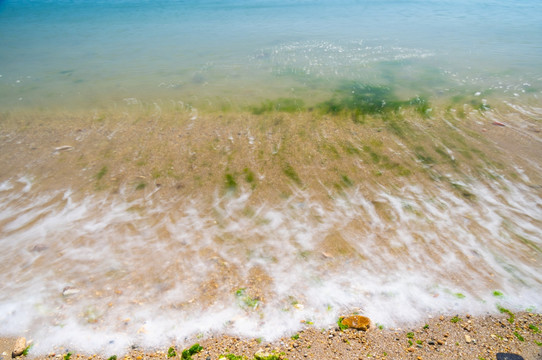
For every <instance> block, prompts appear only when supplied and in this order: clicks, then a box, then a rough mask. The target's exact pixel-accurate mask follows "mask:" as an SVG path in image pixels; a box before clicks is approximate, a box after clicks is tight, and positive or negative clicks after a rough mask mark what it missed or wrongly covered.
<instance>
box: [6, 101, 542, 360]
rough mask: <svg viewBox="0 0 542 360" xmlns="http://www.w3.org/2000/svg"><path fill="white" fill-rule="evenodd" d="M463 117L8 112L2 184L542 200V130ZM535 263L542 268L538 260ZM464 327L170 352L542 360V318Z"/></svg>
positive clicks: (532, 120)
mask: <svg viewBox="0 0 542 360" xmlns="http://www.w3.org/2000/svg"><path fill="white" fill-rule="evenodd" d="M452 110H453V109H452ZM463 110H466V112H467V115H465V116H464V117H461V116H458V115H457V113H456V112H454V111H450V109H448V110H446V111H443V112H442V113H439V114H434V115H433V116H431V117H429V118H426V117H420V116H417V115H416V114H412V113H404V114H399V116H397V117H395V116H394V117H393V118H386V117H378V116H374V117H367V118H364V119H362V121H360V120H359V119H357V120H356V121H353V120H352V119H350V118H348V117H341V116H337V117H330V116H325V115H318V114H312V113H309V112H304V113H295V114H284V113H271V114H265V115H261V116H256V115H252V114H247V113H242V114H228V113H225V114H222V113H221V114H212V113H211V114H205V115H198V114H197V113H194V112H193V111H189V110H186V109H170V110H168V111H165V112H156V111H155V110H154V109H146V110H145V109H143V110H141V109H139V110H138V111H136V112H119V111H115V112H107V111H103V112H99V111H97V112H96V113H95V114H93V115H92V116H88V115H75V114H73V113H71V114H60V113H55V114H41V115H39V116H37V115H36V114H15V115H14V114H3V115H2V117H1V118H0V121H1V123H2V128H1V130H0V139H1V141H0V167H1V168H2V169H3V171H2V173H1V174H0V182H5V181H9V180H10V179H11V180H12V179H16V178H19V177H22V176H28V177H31V178H32V179H33V180H32V183H33V188H32V191H35V192H37V193H39V192H47V191H55V190H62V189H66V188H70V189H73V191H74V194H75V196H76V197H78V198H85V197H86V196H89V195H95V194H106V195H108V196H116V195H118V194H120V193H122V194H123V196H125V197H126V198H127V199H137V198H142V197H148V196H150V195H152V196H153V199H154V200H155V201H168V200H171V199H178V198H186V197H192V198H193V197H195V198H197V199H200V200H201V201H202V202H204V203H205V202H208V203H211V202H212V201H213V200H214V199H215V198H216V194H219V195H220V196H228V194H232V195H231V196H235V195H236V194H239V193H241V192H243V191H250V192H251V194H252V195H251V198H250V201H251V202H253V203H254V204H258V203H261V202H262V201H264V202H269V203H279V202H281V201H283V200H284V199H287V198H289V197H291V196H294V194H295V192H296V191H297V189H302V190H304V191H310V192H311V194H312V196H313V198H316V199H318V200H319V201H322V202H323V203H326V202H328V201H330V200H332V199H334V198H337V197H340V196H343V195H344V194H345V192H347V191H348V189H351V188H352V187H356V186H357V187H360V188H361V189H362V191H368V192H370V191H371V190H370V189H371V188H390V189H397V188H399V187H401V186H404V185H407V184H416V185H419V186H422V187H425V188H428V189H431V188H432V187H435V186H437V187H438V188H440V189H442V188H444V189H447V191H449V192H451V193H455V194H456V195H457V196H458V197H463V198H465V199H467V200H468V201H471V200H472V201H475V198H476V196H477V194H476V193H475V192H474V191H473V190H472V189H471V188H470V187H469V184H470V183H471V181H472V179H476V180H477V181H481V182H492V181H495V180H496V175H498V176H502V177H503V178H506V179H507V180H509V181H512V182H517V183H521V184H523V185H525V186H527V187H528V188H530V189H532V191H533V194H538V196H539V197H540V196H541V195H542V171H541V162H540V154H542V134H541V133H540V130H541V127H540V118H539V117H533V116H531V115H522V114H521V113H518V112H506V111H504V110H501V111H499V110H494V111H493V112H491V113H489V114H488V113H483V112H479V111H475V110H473V109H468V108H466V109H463ZM503 125H504V126H503ZM451 154H453V155H451ZM518 169H520V170H518ZM459 183H460V184H461V185H458V184H459ZM363 189H365V190H363ZM473 206H476V205H473ZM384 215H385V214H384ZM0 225H1V224H0ZM360 226H361V225H360ZM530 246H533V249H535V248H536V244H531V245H530ZM349 249H350V248H349V245H348V243H346V242H345V241H344V240H343V239H342V238H341V237H340V236H336V237H331V238H329V239H327V240H326V242H324V243H323V244H322V247H321V248H319V249H317V250H318V251H317V252H318V253H321V254H322V256H324V257H326V258H330V259H333V266H334V267H337V266H340V265H341V261H345V260H344V258H343V257H342V256H344V254H345V253H348V252H349ZM209 256H211V255H209ZM525 261H527V262H531V265H532V266H534V267H536V266H538V267H539V268H540V266H541V265H540V261H541V258H540V256H539V254H538V253H537V252H536V250H534V251H533V254H532V255H531V258H529V259H527V257H525ZM462 270H463V271H467V272H468V271H478V270H479V269H475V268H473V269H462ZM231 271H232V270H231V269H227V268H224V269H222V270H219V273H217V277H216V279H210V280H209V281H208V282H204V283H202V285H201V288H200V289H199V290H200V293H198V295H197V297H198V301H200V302H201V303H202V304H203V303H209V304H210V303H212V302H213V301H214V300H216V298H218V297H220V296H221V293H220V292H213V291H212V289H213V288H216V287H217V286H215V285H216V284H215V283H216V282H220V281H221V280H220V279H224V278H227V279H229V280H228V281H231V282H232V284H230V286H231V289H229V291H230V292H232V291H234V290H235V289H236V284H237V283H239V282H242V281H243V280H239V281H238V280H236V275H235V273H231ZM260 272H261V269H255V273H253V274H252V275H253V276H252V277H251V278H253V279H254V281H253V282H251V283H250V284H249V285H250V286H249V287H248V289H247V291H249V292H250V296H251V297H252V298H255V299H259V300H260V301H265V297H266V296H269V295H266V294H268V292H269V284H270V280H269V279H268V278H267V277H266V274H265V273H260ZM450 276H452V277H453V275H450ZM492 277H493V274H486V275H485V279H486V280H487V282H488V283H490V282H492V281H495V279H493V278H492ZM456 280H457V281H458V282H459V283H461V282H462V279H461V278H459V279H456ZM497 283H498V279H497ZM181 305H182V306H184V304H181ZM187 306H188V309H190V307H189V306H190V305H187ZM489 313H491V314H489ZM458 317H459V318H460V320H459V321H457V322H452V321H451V319H452V317H451V316H448V314H445V316H440V314H438V315H437V314H435V315H434V316H433V318H427V319H426V320H425V322H423V323H422V322H420V323H419V324H418V325H416V326H415V327H412V325H406V326H405V328H402V329H398V328H393V329H391V328H384V329H379V328H374V327H373V329H372V330H371V331H369V332H367V333H365V332H358V331H356V330H346V331H344V332H342V331H338V330H337V329H336V328H335V327H334V326H333V327H332V328H325V329H319V328H315V327H314V326H312V325H309V324H306V325H300V326H305V327H304V329H303V330H302V331H300V332H299V338H298V339H292V338H291V337H290V336H287V337H284V338H282V339H280V340H277V341H274V342H272V343H266V342H265V341H261V340H258V339H249V338H236V337H231V336H229V335H227V334H220V333H219V334H216V335H213V336H210V337H209V336H207V335H206V336H205V337H204V338H201V339H198V338H187V339H185V342H183V344H170V345H171V346H175V347H176V349H177V350H178V352H180V350H181V349H182V348H184V347H188V346H190V345H191V344H192V343H196V342H199V343H200V344H201V345H202V346H203V351H202V352H200V353H199V354H197V355H194V359H209V358H210V359H217V358H218V356H219V355H220V354H225V353H233V354H235V355H244V356H247V357H248V358H252V357H253V356H254V354H255V353H256V352H257V351H258V350H260V349H263V350H264V351H268V352H273V351H274V352H276V353H284V355H283V356H284V357H286V358H288V359H306V358H310V359H361V358H364V359H365V358H382V359H384V358H385V359H406V358H408V359H410V358H412V359H419V358H421V359H463V358H469V359H470V358H472V359H482V358H484V359H494V358H495V354H496V353H498V352H513V353H516V354H520V355H522V356H523V357H524V358H525V359H539V358H542V353H541V347H540V345H539V343H540V342H542V336H541V335H540V333H539V332H538V331H537V330H535V329H540V328H542V316H541V315H540V314H536V313H534V314H533V313H528V312H518V313H516V314H515V319H514V321H513V322H509V321H508V320H507V319H509V315H508V314H501V315H495V309H491V310H489V309H488V315H487V316H484V315H480V314H478V315H477V316H469V315H467V314H464V313H463V314H459V315H458ZM425 325H428V326H425ZM407 333H413V335H409V336H410V337H408V336H407ZM13 335H15V336H24V335H25V334H13ZM292 335H295V334H292ZM32 340H33V341H34V342H35V343H38V342H39V341H40V339H32ZM167 341H168V340H167V339H164V342H167ZM409 341H410V342H412V344H410V343H409ZM13 342H14V339H11V338H4V339H2V341H1V342H0V346H1V347H2V352H5V354H6V355H3V357H4V359H6V358H8V357H9V356H10V353H11V347H12V344H13ZM50 351H51V352H52V353H51V354H49V355H47V356H45V355H43V354H40V355H39V356H37V357H38V358H46V357H49V358H50V357H53V358H54V357H57V358H59V357H60V358H61V357H63V355H64V354H65V353H67V352H72V353H73V354H74V355H72V359H76V358H89V359H90V358H102V359H107V358H108V357H109V356H110V355H113V354H100V355H97V356H96V355H92V354H77V352H78V349H77V348H69V347H65V348H53V349H50ZM119 355H120V354H119ZM30 356H31V357H33V356H32V352H30ZM126 357H127V358H128V359H129V358H131V359H137V360H140V359H144V358H164V359H165V358H167V346H166V347H165V348H161V349H139V348H138V345H137V344H134V349H133V350H132V351H131V352H130V353H129V354H128V355H126Z"/></svg>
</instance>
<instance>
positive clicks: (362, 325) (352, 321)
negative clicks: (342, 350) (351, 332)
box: [342, 315, 371, 331]
mask: <svg viewBox="0 0 542 360" xmlns="http://www.w3.org/2000/svg"><path fill="white" fill-rule="evenodd" d="M342 323H343V325H346V326H348V327H349V328H352V329H358V330H363V331H367V330H368V329H369V327H370V326H371V319H369V318H368V317H365V316H361V315H352V316H347V317H345V318H343V320H342Z"/></svg>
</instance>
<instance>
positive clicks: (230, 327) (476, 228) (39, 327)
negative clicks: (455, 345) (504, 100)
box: [0, 178, 542, 353]
mask: <svg viewBox="0 0 542 360" xmlns="http://www.w3.org/2000/svg"><path fill="white" fill-rule="evenodd" d="M1 189H2V197H1V199H2V200H1V201H2V206H1V208H2V211H1V212H0V226H1V229H2V243H3V249H4V251H3V254H4V255H3V256H2V282H3V284H4V285H3V287H4V291H3V292H2V295H1V296H2V298H1V301H0V309H1V311H0V312H1V313H2V314H3V316H2V331H3V332H4V333H7V334H21V333H25V332H27V331H28V332H29V333H30V334H31V336H32V337H33V338H34V339H36V340H37V344H36V349H35V351H37V352H39V351H47V350H49V349H50V346H52V345H55V344H56V345H58V344H64V345H67V346H69V347H77V348H79V349H82V350H83V351H88V352H92V351H96V349H99V350H101V351H105V352H106V353H111V352H118V351H121V350H120V349H125V348H126V347H128V346H129V345H131V344H133V343H137V344H139V345H142V346H159V345H161V346H164V342H167V341H171V340H177V341H179V342H181V343H182V342H183V341H184V340H183V339H184V338H185V337H186V336H195V335H197V334H202V335H204V336H206V335H208V334H211V333H214V332H227V333H232V334H239V335H244V336H249V337H262V338H265V339H267V340H272V339H275V338H276V337H279V336H282V335H288V334H289V333H293V332H295V331H296V330H297V329H299V327H300V326H302V324H300V321H302V320H305V321H311V322H313V323H314V326H317V327H326V326H328V325H330V324H333V323H334V322H335V321H336V318H337V316H338V315H340V314H341V312H344V311H356V310H358V311H362V312H363V314H366V315H367V316H369V317H371V319H373V321H375V322H376V323H379V324H383V325H385V326H386V327H389V326H395V325H398V324H403V323H405V322H416V321H420V319H423V318H424V317H427V316H431V315H433V316H434V315H437V314H439V313H453V312H469V313H472V314H482V313H485V312H487V311H491V312H494V311H496V305H497V304H500V305H502V306H506V307H509V308H511V309H521V310H524V309H525V308H530V309H532V311H536V310H537V309H540V307H541V306H542V303H541V300H540V296H539V295H540V290H541V289H542V277H541V275H540V274H541V273H540V271H539V270H540V267H541V265H540V262H541V253H540V251H541V248H542V243H541V242H540V239H541V238H542V231H541V229H542V227H541V225H542V202H541V201H540V198H539V196H538V195H537V194H536V192H533V191H532V189H530V188H529V187H527V186H525V185H517V184H514V183H510V182H508V181H505V180H499V181H494V182H492V183H486V184H484V183H478V184H476V185H475V187H473V190H474V191H475V192H476V194H478V198H479V200H478V201H477V202H476V204H473V203H472V202H471V201H470V200H467V199H465V198H463V197H461V196H457V195H454V194H453V193H450V192H449V191H446V190H442V191H440V190H439V189H435V188H422V187H420V186H405V187H403V188H399V189H395V190H390V189H384V188H375V189H362V188H358V189H356V190H353V191H350V192H349V193H348V194H346V195H345V197H343V198H337V199H336V200H335V201H333V202H331V203H327V204H322V203H320V202H318V201H315V200H312V199H311V197H310V194H308V193H306V192H298V193H297V194H296V195H295V196H293V197H292V198H290V199H289V200H288V201H284V202H283V203H282V204H280V205H270V204H266V203H263V204H261V205H260V206H258V207H249V206H248V205H247V202H248V201H249V198H250V194H249V193H245V194H243V195H240V196H239V197H233V198H232V197H225V198H220V197H217V198H216V201H215V203H214V204H212V205H211V206H210V207H208V208H207V207H205V206H203V205H202V203H201V202H199V201H197V199H182V200H179V201H170V202H164V201H160V202H157V201H155V200H154V197H153V194H152V193H149V194H148V195H147V196H146V197H145V198H142V199H140V200H136V201H125V200H123V196H118V197H107V196H103V195H95V196H87V197H85V198H83V199H79V198H78V197H77V196H74V195H73V194H72V193H71V192H70V191H65V192H53V193H48V194H43V193H42V194H34V193H33V192H32V185H31V183H30V182H29V181H28V179H24V178H21V179H19V180H18V181H9V182H4V183H2V184H1ZM247 208H250V209H251V210H250V211H247ZM242 289H245V290H242ZM495 291H498V292H499V293H500V294H498V293H494V292H495ZM496 294H497V295H498V296H496ZM501 294H502V295H501ZM390 309H393V311H390Z"/></svg>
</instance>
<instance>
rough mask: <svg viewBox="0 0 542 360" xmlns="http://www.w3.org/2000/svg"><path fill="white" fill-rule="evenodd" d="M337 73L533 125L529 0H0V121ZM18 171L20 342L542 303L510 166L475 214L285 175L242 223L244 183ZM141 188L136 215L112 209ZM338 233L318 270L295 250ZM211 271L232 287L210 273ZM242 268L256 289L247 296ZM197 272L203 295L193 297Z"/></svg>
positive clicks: (9, 270)
mask: <svg viewBox="0 0 542 360" xmlns="http://www.w3.org/2000/svg"><path fill="white" fill-rule="evenodd" d="M352 83H359V84H370V85H372V86H373V85H374V86H381V87H385V88H386V89H392V91H393V93H394V94H396V96H397V97H398V98H400V99H412V98H424V99H428V100H429V101H430V102H431V103H432V104H446V103H447V102H450V101H454V99H458V98H461V99H474V100H475V101H477V103H479V104H480V106H481V107H483V110H486V113H488V114H491V112H492V111H493V110H492V108H493V107H495V108H499V112H498V113H495V117H496V119H497V121H499V122H501V121H504V120H503V119H502V118H499V117H498V116H500V114H502V113H503V112H506V111H508V112H511V113H518V114H521V115H522V116H526V117H528V118H529V120H530V121H531V122H532V123H533V124H535V125H536V124H538V125H540V123H541V121H542V2H541V1H539V0H513V1H511V0H468V1H467V0H438V1H437V0H191V1H187V0H154V1H150V0H107V1H105V0H93V1H89V0H1V1H0V113H2V114H3V116H4V117H6V116H8V115H9V116H15V117H16V116H18V114H39V113H41V112H43V113H47V114H49V115H50V114H55V112H56V113H58V114H63V115H65V114H66V113H70V112H73V113H78V114H80V113H84V112H92V111H119V112H122V111H125V109H128V108H130V107H131V106H144V105H145V104H151V105H152V104H155V105H156V104H158V105H160V104H165V103H174V104H183V106H185V107H188V108H189V109H191V111H192V112H194V111H196V110H197V112H198V113H199V114H200V115H201V114H205V113H208V114H217V113H228V114H232V113H233V114H235V113H243V112H246V111H247V109H253V108H254V107H257V106H259V105H260V104H262V103H263V102H265V101H269V100H273V99H288V98H290V99H296V101H299V102H300V103H302V104H304V105H303V106H304V107H305V108H306V109H309V108H310V109H312V108H317V106H318V104H320V103H322V102H324V101H326V100H327V99H330V98H333V97H334V96H336V95H337V91H338V89H343V90H344V86H345V85H344V84H352ZM474 100H473V101H474ZM469 101H470V100H469ZM158 105H157V106H158ZM442 106H444V105H442ZM503 109H504V110H503ZM66 121H68V120H66ZM30 126H31V125H30ZM2 127H3V124H2V123H1V122H0V130H1V129H2ZM4 135H5V136H4ZM7 139H8V137H7V135H6V133H3V138H2V139H0V141H4V142H6V141H7ZM59 145H62V144H59ZM541 158H542V154H541ZM540 165H541V163H540V162H538V163H534V164H533V167H534V168H535V169H538V170H537V171H540ZM516 170H517V171H518V173H520V174H522V170H521V169H519V168H518V169H516ZM34 175H35V174H34ZM34 175H33V174H32V169H28V172H27V173H16V174H4V175H3V176H2V177H1V178H0V180H1V181H0V243H1V244H2V246H1V249H2V250H1V251H0V268H1V269H2V271H1V272H0V283H1V284H2V291H1V292H0V336H19V335H21V334H24V335H26V336H27V338H32V339H34V341H35V346H34V350H33V351H36V353H40V352H43V353H45V352H47V351H49V350H50V349H51V348H54V347H55V346H64V347H65V348H68V349H78V350H80V351H87V352H89V353H92V352H102V353H104V354H113V353H121V352H122V351H125V350H126V349H129V348H130V346H132V345H134V344H138V345H140V346H144V347H154V346H164V347H166V346H168V345H169V344H171V343H172V342H176V343H180V344H184V342H186V341H188V340H186V339H190V341H192V340H193V339H195V338H204V337H208V336H210V335H212V334H217V333H218V334H224V333H225V334H234V335H236V336H245V337H252V338H261V339H264V340H269V341H271V340H275V339H278V338H280V337H282V336H290V335H291V334H294V333H295V332H296V331H299V329H301V328H303V327H305V326H315V327H318V328H327V327H328V326H335V325H336V321H337V318H338V316H339V315H341V314H343V313H345V312H356V313H361V314H365V315H367V316H369V317H370V318H371V319H372V320H373V321H374V322H375V323H378V324H381V325H382V326H383V327H396V326H402V325H403V324H405V323H407V324H408V323H416V322H419V321H423V320H424V319H426V318H427V317H428V316H438V315H440V314H455V313H458V314H460V313H465V312H469V313H472V314H475V315H476V314H486V313H497V312H498V308H499V307H506V308H509V309H511V310H513V311H519V310H522V311H525V310H527V311H538V312H540V311H541V309H542V250H541V249H542V199H541V198H540V191H539V190H538V188H536V187H529V186H527V185H525V184H526V183H528V179H525V177H527V175H526V174H523V175H522V176H523V177H524V178H523V180H525V181H524V182H521V183H519V182H518V183H515V182H514V181H513V179H509V178H507V179H504V178H503V179H502V180H500V184H501V185H502V186H500V187H495V188H493V187H491V186H489V185H487V183H482V182H480V183H474V184H473V185H472V187H473V189H474V190H475V193H476V194H477V198H478V202H477V205H476V206H473V205H472V203H471V202H470V201H469V200H468V199H465V198H462V197H461V196H457V194H454V193H450V192H447V191H444V190H443V191H442V192H440V193H435V192H431V194H429V192H428V190H427V189H424V187H423V186H421V185H420V184H410V185H406V186H404V187H403V188H401V189H399V190H397V189H394V190H393V191H389V189H386V188H385V187H375V188H374V189H372V190H371V194H372V195H371V197H369V196H368V195H367V192H366V191H364V190H363V189H356V188H355V187H353V188H352V189H350V190H349V195H348V197H347V198H338V199H335V200H333V201H332V202H331V203H325V204H324V203H320V202H318V201H312V200H311V194H307V193H306V192H304V191H303V190H302V189H300V190H299V191H298V192H296V193H295V195H294V196H293V197H290V198H289V199H287V200H284V202H283V203H272V204H271V203H270V204H267V203H265V202H263V203H260V204H259V205H258V206H257V207H256V210H255V214H256V215H255V216H253V217H246V216H243V209H245V208H246V205H247V204H248V203H249V202H250V201H251V200H250V197H251V195H250V191H246V192H243V193H242V194H239V195H238V196H235V197H227V198H221V197H220V196H217V198H216V201H215V202H214V204H213V205H212V211H210V210H209V209H207V208H205V207H204V206H203V205H200V204H198V201H197V197H194V198H193V199H183V200H182V201H171V202H166V201H164V202H156V201H155V202H149V201H147V200H145V199H143V200H141V199H139V200H133V199H131V200H126V199H122V198H121V197H109V196H105V195H104V196H101V195H100V194H99V193H98V194H92V195H89V196H87V197H83V198H82V197H81V196H77V197H75V196H73V191H74V190H73V189H71V188H70V187H69V186H67V187H66V188H65V189H63V190H62V191H56V192H55V191H53V192H41V193H36V192H35V191H34V190H33V189H34V186H35V184H34V182H33V176H34ZM374 199H376V201H373V200H374ZM141 201H146V202H145V204H146V206H147V210H146V211H144V212H138V211H135V212H134V211H131V209H133V208H134V206H140V205H141ZM379 204H380V205H379ZM382 204H384V206H385V207H386V209H387V210H386V214H383V213H382V212H381V211H380V210H379V209H380V207H381V206H383V205H382ZM419 213H423V214H425V215H424V216H423V217H420V216H418V215H416V214H419ZM360 221H362V222H364V225H363V226H359V225H356V224H357V223H358V222H360ZM337 233H340V234H341V238H342V239H343V240H344V241H345V242H346V243H348V244H349V247H348V249H349V250H348V251H351V252H353V253H356V252H357V253H363V254H364V255H363V259H361V258H360V259H361V260H360V259H357V260H352V261H351V262H347V263H345V264H344V266H341V267H338V268H333V269H330V268H329V267H327V266H326V265H325V261H326V259H327V257H328V254H326V253H323V254H320V251H319V250H315V249H319V247H318V246H319V245H318V244H320V243H321V242H322V241H323V239H326V238H328V237H329V236H336V234H337ZM232 234H236V235H235V236H233V235H232ZM217 239H220V240H217ZM250 239H258V240H257V241H250ZM420 239H423V240H420ZM209 248H211V249H213V254H215V255H214V256H208V254H207V253H205V251H206V250H205V249H209ZM311 251H316V253H317V256H316V255H314V256H312V255H310V254H311ZM358 260H359V261H358ZM349 261H350V260H349ZM232 269H234V270H232ZM255 269H258V270H257V271H256V270H255ZM262 269H263V270H262ZM465 269H467V271H465ZM255 271H256V273H257V274H256V275H254V272H255ZM259 271H261V272H263V275H261V276H260V275H258V272H259ZM232 272H235V274H236V275H235V276H236V277H238V278H240V279H242V281H240V282H239V284H238V285H237V290H236V291H231V286H230V287H225V286H223V285H224V283H225V282H228V281H234V280H232V275H231V273H232ZM454 272H457V273H458V276H459V277H461V279H460V281H451V280H449V277H448V276H449V275H450V274H453V273H454ZM217 274H222V275H217ZM224 274H226V275H224ZM254 276H256V277H258V276H260V278H264V279H267V280H265V281H267V284H268V285H267V288H266V289H267V290H266V291H267V292H268V294H267V296H261V297H257V296H255V295H251V294H250V291H249V287H250V284H249V283H250V281H249V280H247V279H252V278H253V277H254ZM489 278H492V279H493V282H489V280H488V279H489ZM209 279H213V281H215V280H216V284H215V288H217V289H218V290H216V289H215V290H214V291H218V293H219V296H218V297H216V298H215V299H214V300H213V301H212V302H208V301H205V300H204V299H203V298H200V294H201V291H200V290H201V288H200V285H201V284H202V283H205V282H206V281H209ZM260 280H261V279H260ZM223 282H224V283H223ZM269 284H270V285H269ZM461 284H463V285H461ZM264 299H265V300H264ZM186 345H189V344H188V343H187V344H186Z"/></svg>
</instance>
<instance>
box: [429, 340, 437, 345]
mask: <svg viewBox="0 0 542 360" xmlns="http://www.w3.org/2000/svg"><path fill="white" fill-rule="evenodd" d="M427 344H428V345H436V343H435V342H434V341H433V340H429V341H428V342H427Z"/></svg>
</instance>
